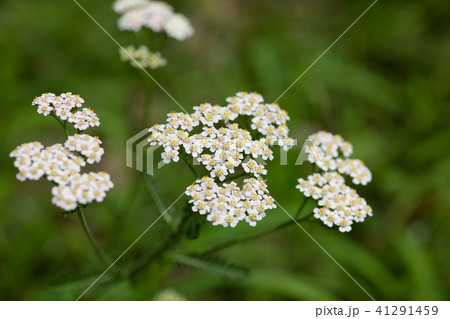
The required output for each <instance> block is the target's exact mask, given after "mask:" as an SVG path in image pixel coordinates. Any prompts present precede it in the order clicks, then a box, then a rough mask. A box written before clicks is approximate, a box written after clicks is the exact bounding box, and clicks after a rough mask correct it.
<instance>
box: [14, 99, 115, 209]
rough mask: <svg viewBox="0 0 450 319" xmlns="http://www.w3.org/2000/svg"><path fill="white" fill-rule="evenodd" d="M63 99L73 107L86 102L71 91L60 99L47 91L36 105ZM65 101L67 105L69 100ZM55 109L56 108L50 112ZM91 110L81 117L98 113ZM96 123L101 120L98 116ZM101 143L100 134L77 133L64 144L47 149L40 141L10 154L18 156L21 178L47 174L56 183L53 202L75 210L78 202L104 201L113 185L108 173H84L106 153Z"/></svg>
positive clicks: (37, 100)
mask: <svg viewBox="0 0 450 319" xmlns="http://www.w3.org/2000/svg"><path fill="white" fill-rule="evenodd" d="M63 99H67V100H69V101H70V104H69V105H73V106H72V108H75V107H80V106H81V104H82V103H83V102H84V101H83V99H81V98H80V97H79V96H73V95H71V94H69V93H67V94H62V95H61V96H60V98H59V99H58V97H56V96H55V95H54V94H52V93H46V94H44V95H42V96H41V97H40V98H36V99H35V101H34V102H33V104H37V105H38V108H39V107H41V108H42V107H43V106H45V103H48V105H52V107H53V106H55V103H62V102H61V101H62V100H63ZM70 99H72V100H70ZM55 101H58V102H55ZM64 103H65V104H67V101H65V102H64ZM59 107H62V106H61V105H60V106H59ZM84 110H88V109H83V111H80V112H81V113H83V112H84ZM54 111H55V110H54V109H53V110H51V111H50V112H54ZM69 111H70V109H69ZM55 112H56V111H55ZM91 112H92V111H91V110H90V109H89V111H88V112H86V113H83V114H82V115H80V116H83V117H85V119H86V117H91V118H92V114H95V113H93V112H92V113H91ZM48 114H50V113H48ZM48 114H44V115H48ZM57 116H58V115H57ZM59 117H60V116H59ZM95 117H96V116H95ZM60 118H61V117H60ZM65 121H67V122H70V118H66V119H65ZM87 121H88V120H87ZM67 122H66V123H67ZM96 123H99V121H98V119H97V121H96ZM76 126H77V123H75V124H74V127H76ZM100 144H101V141H100V140H99V138H98V137H92V136H90V135H87V134H75V135H73V136H69V137H68V138H67V140H66V141H65V143H64V145H62V144H54V145H52V146H49V147H46V148H44V146H43V145H42V144H41V143H40V142H31V143H25V144H22V145H20V146H18V147H17V148H16V149H15V150H13V151H12V152H11V153H10V157H12V158H15V160H14V166H15V167H17V169H18V170H19V173H18V174H17V179H18V180H20V181H25V180H38V179H40V178H42V177H45V178H46V179H47V180H48V181H50V182H52V183H53V184H55V185H56V186H55V187H53V189H52V194H53V199H52V203H53V204H54V205H56V206H58V207H60V208H62V209H64V210H65V211H73V210H75V209H77V208H78V206H79V205H87V204H89V203H91V202H93V201H97V202H101V201H102V200H103V199H104V198H105V196H106V192H107V191H108V190H110V189H111V188H112V187H113V183H112V182H111V180H110V177H109V175H108V174H107V173H105V172H99V173H94V172H90V173H82V172H81V168H82V167H84V166H86V163H89V164H92V163H97V162H99V161H100V159H101V156H102V155H103V153H104V150H103V148H101V147H100Z"/></svg>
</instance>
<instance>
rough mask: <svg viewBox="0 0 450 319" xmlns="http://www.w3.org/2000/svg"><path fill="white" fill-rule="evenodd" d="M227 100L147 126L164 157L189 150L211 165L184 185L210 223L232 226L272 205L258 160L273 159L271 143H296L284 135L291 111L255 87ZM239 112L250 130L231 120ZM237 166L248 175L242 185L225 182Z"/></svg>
mask: <svg viewBox="0 0 450 319" xmlns="http://www.w3.org/2000/svg"><path fill="white" fill-rule="evenodd" d="M227 102H228V105H227V106H219V105H211V104H209V103H204V104H201V105H200V106H195V107H194V113H192V114H186V113H175V112H174V113H171V114H169V115H168V119H167V124H163V125H159V124H157V125H154V126H153V127H152V128H150V129H149V131H150V132H151V136H150V139H149V141H150V144H152V145H155V144H158V145H161V146H163V147H164V152H163V153H162V159H163V160H164V162H165V163H170V162H171V161H173V162H177V161H179V160H180V156H185V155H186V154H190V155H191V156H192V157H193V158H194V160H195V161H197V162H199V163H201V164H203V166H204V167H205V168H206V169H207V170H208V171H209V176H207V177H204V178H203V179H199V180H197V181H196V182H195V183H194V184H193V185H191V186H189V187H188V188H187V191H186V194H187V195H188V196H191V197H192V199H191V200H190V202H191V203H193V210H194V211H198V212H199V213H200V214H207V219H208V220H210V221H212V223H213V225H223V226H225V227H226V226H232V227H234V226H236V224H237V222H238V221H240V220H244V219H245V220H246V221H247V222H248V223H249V224H250V225H252V226H254V225H256V221H258V220H261V219H262V218H263V217H264V216H265V213H264V212H265V210H266V209H271V208H275V205H274V201H273V198H272V197H270V196H267V194H268V193H267V185H266V184H265V182H264V180H263V179H262V175H265V174H266V173H267V170H266V169H265V167H264V165H263V164H259V163H258V162H257V161H256V160H257V159H262V160H272V159H273V152H272V150H271V149H270V147H271V146H273V145H274V144H275V143H278V144H279V145H281V146H282V147H283V149H285V150H288V149H289V148H291V147H292V146H293V145H294V141H293V139H292V138H290V137H288V133H289V129H288V127H287V124H286V122H287V120H289V117H288V115H287V112H286V111H284V110H282V109H281V108H280V107H279V106H278V104H266V103H263V102H264V100H263V97H262V96H261V95H260V94H258V93H247V92H239V93H237V95H236V96H234V97H230V98H228V99H227ZM239 116H240V117H241V119H242V120H243V121H244V122H245V120H246V119H247V120H249V124H248V128H249V129H251V130H252V131H253V136H252V134H251V133H250V131H248V130H246V129H242V128H240V127H239V124H238V123H237V122H235V121H236V120H238V117H239ZM216 126H217V127H216ZM238 169H240V170H241V171H244V172H245V173H244V174H245V175H247V176H249V177H251V178H248V179H245V180H244V182H243V183H244V185H243V188H242V189H240V188H239V187H238V186H237V184H236V183H229V184H226V183H224V182H226V178H227V176H228V177H229V175H230V174H235V173H236V174H238V172H236V171H237V170H238ZM232 177H233V176H231V178H232ZM218 183H223V185H220V184H218ZM264 192H266V194H264Z"/></svg>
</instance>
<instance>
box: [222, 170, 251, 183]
mask: <svg viewBox="0 0 450 319" xmlns="http://www.w3.org/2000/svg"><path fill="white" fill-rule="evenodd" d="M242 176H249V175H248V174H247V173H246V172H242V173H238V174H235V175H232V176H229V177H227V178H225V179H224V180H223V181H222V182H223V183H225V182H228V181H231V180H233V179H236V178H239V177H242Z"/></svg>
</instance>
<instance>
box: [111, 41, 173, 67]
mask: <svg viewBox="0 0 450 319" xmlns="http://www.w3.org/2000/svg"><path fill="white" fill-rule="evenodd" d="M119 52H120V58H121V60H122V61H124V62H127V61H129V62H130V64H131V65H132V66H133V67H135V68H144V69H146V68H150V69H158V68H160V67H163V66H165V65H166V64H167V60H166V59H165V58H163V57H162V55H161V53H160V52H151V51H150V50H149V49H148V48H147V47H146V46H145V45H141V46H140V47H139V48H135V47H134V46H133V45H130V46H128V47H126V48H124V49H120V50H119Z"/></svg>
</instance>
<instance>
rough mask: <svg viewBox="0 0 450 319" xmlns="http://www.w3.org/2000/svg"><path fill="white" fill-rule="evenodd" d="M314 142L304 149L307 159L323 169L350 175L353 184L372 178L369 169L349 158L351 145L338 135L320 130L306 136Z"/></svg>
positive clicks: (363, 182)
mask: <svg viewBox="0 0 450 319" xmlns="http://www.w3.org/2000/svg"><path fill="white" fill-rule="evenodd" d="M308 139H309V140H311V141H313V142H314V143H313V144H312V146H311V147H310V148H308V149H307V150H306V152H307V153H308V161H309V162H311V163H313V164H316V165H317V166H318V167H319V168H320V169H322V170H324V171H335V170H337V171H339V172H340V173H341V174H346V175H349V176H351V177H352V181H353V183H354V184H362V185H366V184H367V183H369V182H370V181H371V180H372V174H371V172H370V170H369V169H368V168H367V167H366V166H365V165H364V163H363V162H362V161H361V160H359V159H351V158H349V156H350V155H351V154H352V153H353V146H352V144H350V142H347V141H345V140H344V139H343V138H342V137H341V136H340V135H333V134H331V133H328V132H325V131H320V132H317V133H315V134H312V135H310V136H309V137H308Z"/></svg>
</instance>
